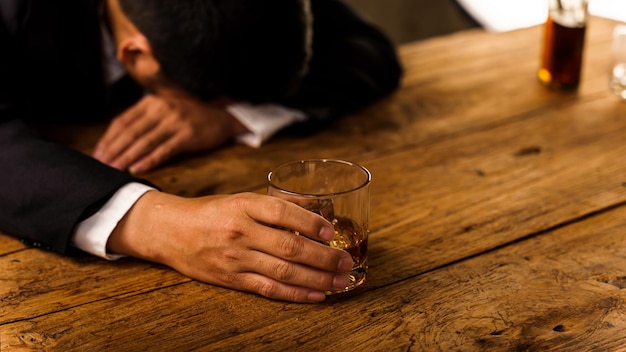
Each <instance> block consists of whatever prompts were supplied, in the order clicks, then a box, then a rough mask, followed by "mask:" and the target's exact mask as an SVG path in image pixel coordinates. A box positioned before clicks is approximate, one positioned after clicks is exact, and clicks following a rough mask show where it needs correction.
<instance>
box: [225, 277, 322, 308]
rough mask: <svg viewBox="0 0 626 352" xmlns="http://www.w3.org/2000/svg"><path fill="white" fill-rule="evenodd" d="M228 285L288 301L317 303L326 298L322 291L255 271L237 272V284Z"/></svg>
mask: <svg viewBox="0 0 626 352" xmlns="http://www.w3.org/2000/svg"><path fill="white" fill-rule="evenodd" d="M230 287H232V288H234V289H237V290H240V291H247V292H253V293H256V294H259V295H262V296H264V297H267V298H270V299H275V300H283V301H289V302H297V303H317V302H322V301H324V300H325V299H326V294H325V293H324V291H319V290H313V289H310V288H306V287H301V286H293V285H287V284H284V283H281V282H278V281H276V280H273V279H271V278H269V277H267V276H263V275H259V274H256V273H241V274H238V276H237V284H236V285H231V286H230Z"/></svg>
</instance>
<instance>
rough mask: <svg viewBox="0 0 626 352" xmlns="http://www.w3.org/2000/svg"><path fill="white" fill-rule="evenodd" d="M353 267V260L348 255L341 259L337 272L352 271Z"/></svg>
mask: <svg viewBox="0 0 626 352" xmlns="http://www.w3.org/2000/svg"><path fill="white" fill-rule="evenodd" d="M352 265H354V262H353V261H352V258H351V257H350V256H349V255H346V256H344V257H342V258H341V259H339V264H337V271H342V272H345V271H348V270H350V269H352Z"/></svg>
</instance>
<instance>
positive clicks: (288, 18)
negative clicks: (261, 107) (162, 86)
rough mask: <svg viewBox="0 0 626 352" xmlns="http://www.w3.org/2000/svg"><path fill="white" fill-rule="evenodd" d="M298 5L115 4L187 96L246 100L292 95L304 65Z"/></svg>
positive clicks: (140, 0)
mask: <svg viewBox="0 0 626 352" xmlns="http://www.w3.org/2000/svg"><path fill="white" fill-rule="evenodd" d="M303 1H304V0H119V2H120V5H121V7H122V11H123V12H124V13H125V14H126V15H127V16H128V18H129V19H130V20H131V21H132V22H133V24H135V26H136V27H137V28H138V29H139V30H140V31H141V32H142V33H143V35H145V36H146V38H147V39H148V41H149V42H150V45H151V47H152V50H153V52H154V55H155V57H156V59H157V60H158V61H159V63H160V64H161V67H162V70H163V73H164V74H165V75H166V76H167V77H168V78H169V79H170V80H172V81H173V82H174V83H175V84H176V85H178V86H179V87H180V88H182V89H183V90H185V91H187V92H188V93H190V94H192V95H194V96H196V97H198V98H200V99H202V100H210V99H213V98H216V97H219V96H221V95H225V96H228V97H230V98H233V99H236V100H247V101H251V102H263V101H273V100H279V99H282V98H285V97H287V96H289V95H290V94H292V93H293V92H294V91H295V89H297V86H298V84H299V82H300V80H301V78H302V77H301V76H302V69H303V66H305V65H306V61H307V45H306V42H307V40H306V36H307V33H306V30H307V26H306V16H305V13H304V10H303Z"/></svg>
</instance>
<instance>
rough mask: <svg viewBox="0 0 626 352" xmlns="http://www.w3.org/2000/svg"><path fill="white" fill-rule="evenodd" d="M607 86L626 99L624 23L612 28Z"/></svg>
mask: <svg viewBox="0 0 626 352" xmlns="http://www.w3.org/2000/svg"><path fill="white" fill-rule="evenodd" d="M611 57H612V61H611V73H610V76H609V77H610V81H609V87H611V91H612V92H613V93H615V94H616V95H617V96H619V97H621V98H622V99H624V100H626V25H624V24H619V25H617V26H615V29H614V30H613V48H612V51H611Z"/></svg>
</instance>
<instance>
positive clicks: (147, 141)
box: [111, 125, 175, 171]
mask: <svg viewBox="0 0 626 352" xmlns="http://www.w3.org/2000/svg"><path fill="white" fill-rule="evenodd" d="M174 133H175V132H174V131H173V130H172V129H170V128H167V127H163V126H161V125H159V126H157V127H155V128H154V129H152V130H150V131H147V132H146V133H145V134H143V135H141V136H139V137H138V138H137V139H135V140H134V141H133V143H132V144H130V145H129V146H128V147H127V148H126V149H125V150H124V151H123V152H122V153H121V154H120V155H118V156H117V157H116V158H115V160H113V161H112V162H111V165H112V166H114V167H117V168H120V169H122V170H126V169H129V168H130V167H131V166H132V165H133V164H135V163H137V162H139V161H140V160H142V158H145V157H146V156H147V155H149V154H150V153H153V152H154V150H155V149H157V148H158V147H159V146H160V145H162V144H164V143H167V142H168V140H169V139H171V138H172V136H173V134H174ZM135 171H137V170H135Z"/></svg>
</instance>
